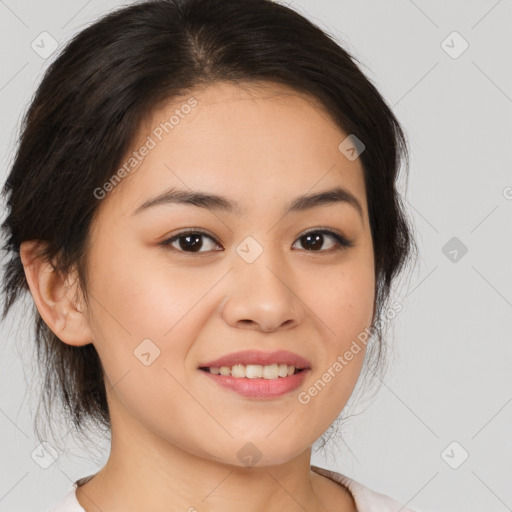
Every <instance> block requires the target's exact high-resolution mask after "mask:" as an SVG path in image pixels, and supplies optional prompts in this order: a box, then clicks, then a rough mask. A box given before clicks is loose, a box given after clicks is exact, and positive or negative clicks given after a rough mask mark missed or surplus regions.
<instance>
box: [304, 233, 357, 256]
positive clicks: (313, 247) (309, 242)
mask: <svg viewBox="0 0 512 512" xmlns="http://www.w3.org/2000/svg"><path fill="white" fill-rule="evenodd" d="M326 235H327V237H328V238H331V239H334V240H335V244H334V249H333V248H332V247H331V249H328V250H322V251H318V250H317V249H318V248H319V247H322V245H323V244H324V241H325V237H326ZM298 240H299V241H301V242H303V243H304V245H305V248H306V250H307V251H313V252H332V251H336V250H343V249H345V248H348V247H353V246H354V242H352V241H350V240H347V239H346V238H345V237H343V236H341V235H339V234H338V233H335V232H334V231H331V230H328V229H320V230H318V229H317V230H315V231H309V232H307V233H305V234H304V235H302V236H300V237H299V238H298ZM336 245H337V246H336Z"/></svg>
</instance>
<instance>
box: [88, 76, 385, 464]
mask: <svg viewBox="0 0 512 512" xmlns="http://www.w3.org/2000/svg"><path fill="white" fill-rule="evenodd" d="M192 96H193V98H194V100H191V97H192ZM185 105H189V106H191V108H188V107H186V106H185ZM176 111H178V112H176ZM173 114H174V115H175V117H174V119H173V120H172V121H171V123H172V129H171V128H169V126H170V125H165V124H164V125H162V124H161V123H164V122H165V121H169V119H170V118H171V116H172V115H173ZM162 126H166V128H167V131H166V130H165V129H163V128H162ZM158 127H160V129H159V130H158V129H157V128H158ZM347 135H348V134H347V133H344V132H342V131H341V130H340V129H339V128H338V127H337V126H336V125H335V124H334V122H333V121H332V120H331V119H330V118H329V117H328V115H327V113H326V112H325V111H323V110H322V109H321V108H320V106H319V105H317V104H316V103H315V102H314V100H313V99H311V98H309V97H307V96H304V95H302V94H300V93H297V92H295V91H293V90H291V89H288V88H286V87H284V86H277V85H270V84H267V85H265V86H263V85H260V86H259V87H255V86H254V85H253V87H252V88H251V89H249V88H245V87H244V88H242V87H239V86H234V85H229V84H215V85H213V86H209V87H207V88H203V89H198V90H196V91H195V92H194V93H193V94H191V95H190V96H186V97H184V98H183V99H180V100H176V99H175V100H173V102H172V104H169V105H168V106H166V107H165V108H162V109H160V110H159V111H157V112H156V113H155V114H154V116H153V118H152V119H151V122H150V123H148V124H147V125H146V126H144V127H141V129H140V134H139V139H138V141H137V142H136V144H135V145H134V147H133V151H138V152H139V155H140V154H142V153H145V154H146V156H145V158H144V159H143V160H142V162H141V163H140V164H139V165H138V166H137V167H136V169H135V170H134V171H132V172H130V174H129V175H127V176H126V177H124V179H123V180H122V181H121V182H120V183H119V184H117V185H116V186H115V188H114V189H113V190H111V191H110V192H109V193H108V194H107V195H106V196H105V197H104V198H103V199H101V204H100V208H99V210H98V215H97V217H96V218H95V222H94V224H93V229H92V232H91V239H90V253H89V260H88V270H89V275H90V280H89V288H88V292H89V294H90V295H89V304H90V307H89V309H88V311H87V315H88V318H89V327H90V330H91V332H92V333H93V337H94V339H93V344H94V346H95V347H96V349H97V351H98V353H99V356H100V359H101V361H102V364H103V367H104V370H105V374H106V379H107V389H110V391H109V393H108V399H109V406H110V410H111V416H112V423H113V426H114V424H115V423H116V422H120V421H121V420H120V418H123V417H124V418H130V421H131V422H132V423H133V424H137V425H138V428H141V429H143V430H144V431H145V432H151V434H152V435H153V434H154V435H156V436H157V438H158V439H160V440H162V441H165V442H167V443H172V444H173V445H175V446H177V447H179V448H181V449H183V450H185V451H187V452H190V453H193V454H195V455H198V456H201V457H205V458H208V459H211V460H217V461H222V462H225V463H229V464H233V465H237V466H242V465H243V464H244V463H245V462H244V460H243V459H242V457H241V455H240V450H241V448H243V447H244V446H245V445H246V443H248V442H251V443H252V444H253V445H254V446H255V447H256V449H257V450H258V453H259V455H258V456H259V457H261V459H260V462H259V463H260V464H262V465H266V464H277V463H283V462H285V461H287V460H289V459H291V458H292V457H294V456H297V455H298V454H300V453H302V452H303V451H304V450H306V449H307V448H309V447H310V446H311V445H312V444H313V443H314V441H315V440H316V439H317V438H318V437H320V436H321V435H322V434H323V433H324V432H325V430H326V429H327V428H328V427H329V426H330V424H331V423H332V422H333V421H334V420H335V418H336V417H337V416H338V415H339V413H340V412H341V410H342V409H343V407H344V406H345V404H346V402H347V400H348V398H349V396H350V394H351V392H352V390H353V388H354V386H355V383H356V381H357V378H358V376H359V373H360V370H361V366H362V363H363V359H364V352H365V351H364V345H362V344H361V343H360V342H358V343H359V349H358V350H357V351H356V350H354V348H353V347H354V341H356V342H357V341H358V335H359V334H360V333H361V332H363V331H364V330H365V328H368V327H369V326H370V324H371V320H372V316H373V302H374V289H375V281H374V260H373V247H372V239H371V233H370V226H369V221H368V208H367V204H366V195H365V187H364V180H363V169H362V165H361V163H360V160H359V159H358V158H357V159H355V160H353V159H352V160H351V159H348V158H346V156H345V155H344V154H343V153H342V152H341V151H340V150H339V149H338V146H339V145H340V143H341V142H342V141H343V140H344V139H345V138H346V137H347ZM148 137H150V138H149V139H148ZM144 145H145V146H146V148H148V149H147V150H143V149H141V148H142V147H143V146H144ZM130 154H132V153H130ZM132 156H133V155H132ZM128 158H129V156H127V162H128ZM122 174H123V173H122ZM107 188H109V187H108V186H107ZM332 189H343V190H344V191H345V192H346V193H348V194H345V196H343V195H341V196H340V194H337V195H336V194H332V195H331V196H330V200H325V197H324V201H316V202H315V201H309V202H307V201H305V200H303V201H301V202H299V203H297V202H296V199H297V198H298V197H301V196H305V195H306V196H313V195H316V194H319V193H322V192H326V191H329V190H332ZM169 191H174V192H177V191H182V192H185V193H202V194H206V195H215V196H222V198H224V201H220V202H219V201H216V202H215V201H212V200H203V201H201V202H198V201H195V204H191V203H190V202H189V203H183V202H179V201H177V200H176V199H175V200H174V201H170V200H169V201H164V200H160V201H158V202H157V203H156V204H153V205H152V206H151V205H149V202H150V201H151V200H153V199H154V198H156V197H158V196H160V195H162V194H163V193H165V192H169ZM349 195H350V196H353V199H354V201H352V202H350V201H348V200H346V197H348V196H349ZM335 196H336V197H335ZM344 198H345V199H344ZM294 202H295V207H294V208H290V206H291V205H294ZM231 203H232V204H231ZM357 203H358V204H359V206H360V211H359V209H358V207H357V206H356V205H357ZM229 204H231V208H228V205H229ZM142 205H145V207H143V206H142ZM184 232H185V233H184ZM338 237H340V238H338ZM344 240H347V241H349V242H350V243H351V245H345V243H344V242H343V241H344ZM351 347H352V350H351ZM243 350H258V351H262V352H265V353H268V352H273V351H276V350H286V351H290V352H292V353H294V354H297V355H299V356H301V357H302V358H304V359H305V360H307V361H308V366H309V369H307V370H304V371H303V374H302V375H301V376H300V379H297V378H295V380H296V381H297V383H298V384H297V383H296V385H298V387H296V388H295V389H291V390H288V391H286V389H285V390H284V391H283V388H279V389H281V391H282V392H281V394H275V395H255V394H254V389H253V392H252V394H251V395H250V396H248V395H247V394H242V393H241V392H239V391H235V390H234V389H232V388H226V387H224V386H222V385H220V384H219V380H220V377H218V376H214V375H212V374H207V373H206V372H205V371H204V370H201V369H199V368H200V367H201V366H202V364H203V363H207V362H210V361H213V360H215V359H218V358H220V357H223V356H227V355H229V354H231V353H233V352H239V351H243ZM347 351H349V352H351V357H350V356H348V355H347ZM340 358H342V359H343V361H344V363H340ZM276 363H279V361H276ZM340 366H341V367H342V368H341V369H340ZM301 373H302V372H301ZM279 379H283V380H286V379H290V378H289V377H279ZM279 379H277V380H279ZM244 380H245V382H247V381H249V380H252V379H248V378H245V379H244ZM224 382H226V379H225V378H224ZM238 382H240V381H238ZM254 382H255V381H253V384H254ZM259 382H260V383H261V382H262V381H259ZM266 382H267V383H269V385H268V389H270V391H269V392H272V390H274V391H275V390H276V389H277V386H276V384H275V382H276V381H274V380H266ZM272 383H273V384H272ZM279 385H281V384H279ZM251 386H252V384H251V385H250V386H249V387H251ZM255 387H256V384H254V386H253V388H255ZM260 387H261V386H260ZM258 389H260V388H258ZM297 425H301V428H297ZM245 449H246V450H247V449H248V448H247V447H246V448H245ZM251 449H254V448H251Z"/></svg>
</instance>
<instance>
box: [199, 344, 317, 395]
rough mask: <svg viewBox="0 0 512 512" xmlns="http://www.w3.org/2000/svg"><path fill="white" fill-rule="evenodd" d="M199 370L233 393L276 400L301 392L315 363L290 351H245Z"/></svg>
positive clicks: (200, 367)
mask: <svg viewBox="0 0 512 512" xmlns="http://www.w3.org/2000/svg"><path fill="white" fill-rule="evenodd" d="M198 370H200V372H201V374H203V375H205V376H206V378H208V379H209V380H210V382H213V383H214V384H216V385H218V386H220V388H224V389H226V390H229V392H235V393H237V394H238V395H241V396H243V397H245V398H250V399H259V400H272V399H276V398H278V397H281V396H284V395H287V394H289V393H291V392H293V391H295V390H296V389H297V388H299V387H300V386H301V385H302V384H303V383H304V381H305V379H306V378H307V376H308V374H309V373H311V363H310V362H309V361H308V360H307V359H305V358H303V357H302V356H299V355H298V354H295V353H293V352H289V351H288V350H276V351H274V352H262V351H261V350H243V351H239V352H234V353H231V354H228V355H226V356H223V357H220V358H219V359H215V360H214V361H207V362H203V363H201V364H200V365H199V367H198Z"/></svg>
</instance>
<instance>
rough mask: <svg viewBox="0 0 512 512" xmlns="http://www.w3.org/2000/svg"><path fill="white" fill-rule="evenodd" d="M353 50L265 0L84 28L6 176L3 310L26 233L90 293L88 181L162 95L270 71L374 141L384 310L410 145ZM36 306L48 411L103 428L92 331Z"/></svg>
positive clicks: (405, 233)
mask: <svg viewBox="0 0 512 512" xmlns="http://www.w3.org/2000/svg"><path fill="white" fill-rule="evenodd" d="M355 62H356V59H355V58H354V57H352V56H351V55H350V54H349V53H348V52H347V51H346V50H344V49H343V48H342V47H341V46H340V45H339V44H338V43H337V42H336V41H335V40H334V39H333V38H332V37H331V36H329V35H327V34H326V33H324V32H323V31H322V30H321V29H320V28H319V27H317V26H316V25H314V24H313V23H311V22H310V21H308V20H307V19H305V18H304V17H303V16H301V15H300V14H298V13H297V12H295V11H294V10H292V9H290V8H288V7H286V6H284V5H281V4H278V3H274V2H271V1H269V0H244V1H243V2H241V1H240V0H154V1H147V2H142V3H137V4H135V5H132V6H129V7H125V8H122V9H119V10H117V11H115V12H113V13H111V14H109V15H107V16H105V17H103V18H102V19H100V20H99V21H97V22H95V23H94V24H92V25H91V26H89V27H88V28H86V29H85V30H83V31H81V32H80V33H78V34H77V35H76V36H75V37H74V38H73V39H72V40H71V41H70V42H69V44H67V46H66V47H65V48H64V49H63V50H62V51H61V53H60V55H59V56H58V58H56V60H55V61H54V62H53V63H52V64H51V66H50V67H49V68H48V70H47V72H46V74H45V76H44V78H43V80H42V82H41V84H40V85H39V87H38V89H37V91H36V94H35V96H34V98H33V101H32V103H31V104H30V106H29V108H28V110H27V112H26V114H25V116H24V119H23V125H22V129H21V137H20V141H19V145H18V148H17V152H16V156H15V159H14V162H13V165H12V168H11V170H10V173H9V175H8V178H7V181H6V183H5V186H4V189H3V193H4V196H5V198H6V211H7V216H6V219H5V220H4V222H3V224H2V229H3V233H2V234H3V236H4V239H5V242H4V246H3V247H4V249H5V250H6V251H7V254H8V261H7V262H6V263H5V264H4V281H3V290H2V293H3V295H4V298H5V301H4V310H3V318H4V319H5V318H6V316H7V314H8V312H9V310H10V308H11V306H12V305H13V304H14V303H15V302H16V300H17V299H18V297H19V296H20V294H21V293H22V292H23V291H27V290H29V288H28V284H27V281H26V278H25V273H24V269H23V266H22V262H21V260H20V253H19V250H20V244H21V243H22V242H23V241H26V240H41V241H43V242H44V243H45V244H44V247H43V250H42V252H41V257H42V258H43V259H44V260H46V261H51V262H52V263H53V265H54V268H55V271H56V272H58V273H59V274H60V275H67V274H68V273H69V272H70V271H71V270H72V269H73V268H76V269H77V271H78V275H79V277H80V287H81V288H80V289H81V290H82V291H83V297H84V299H85V300H86V299H87V294H86V291H87V272H86V270H87V264H86V263H87V254H88V251H87V249H88V246H87V243H88V235H89V230H90V226H91V223H92V221H93V219H94V215H95V212H97V209H98V207H99V201H98V199H97V198H96V197H95V195H94V193H93V192H94V190H95V189H97V188H98V187H101V186H102V185H103V184H104V183H105V182H107V181H108V180H109V178H111V176H112V175H113V174H114V172H115V171H116V169H117V167H118V166H119V165H120V164H121V162H122V161H123V157H124V155H125V154H126V153H127V152H128V150H129V149H130V145H131V144H132V143H133V140H134V137H135V135H136V133H137V130H138V129H139V127H140V126H141V123H143V122H144V120H145V119H147V117H148V115H149V114H150V113H151V112H152V111H154V109H155V108H156V107H157V106H158V105H160V104H162V102H164V101H168V100H171V99H172V98H174V97H177V96H182V95H184V94H185V93H187V92H188V91H192V90H193V88H194V87H198V86H207V85H209V84H213V83H215V82H218V81H227V82H232V83H256V82H259V81H263V82H274V83H279V84H284V85H287V86H289V87H291V88H292V89H294V90H297V91H300V92H304V93H307V94H308V95H309V96H310V97H312V98H314V99H316V100H318V101H319V102H320V104H321V105H323V106H324V107H325V110H326V111H327V112H328V113H329V114H330V116H331V117H332V119H333V120H334V121H335V122H336V123H337V125H338V126H339V127H340V128H341V129H342V130H343V131H345V132H346V133H347V134H354V135H355V136H356V137H357V138H358V139H360V140H361V141H363V143H364V144H365V146H366V147H365V150H364V151H363V153H362V154H361V155H360V157H359V158H360V159H361V162H362V166H363V169H364V180H365V186H366V194H367V202H368V208H369V219H370V227H371V234H372V239H373V245H374V257H375V276H376V300H375V317H374V319H377V318H378V317H379V314H380V313H381V312H382V311H383V308H384V307H385V304H386V301H387V300H388V299H389V295H390V287H391V284H392V282H393V281H394V279H395V277H396V276H397V275H398V273H399V272H400V271H401V269H402V267H404V264H405V262H406V260H407V259H408V257H409V255H410V254H411V252H412V249H413V248H414V247H415V244H414V240H413V237H412V231H411V227H410V226H409V225H408V221H407V218H406V217H405V215H404V210H403V206H402V203H401V198H400V195H399V193H398V192H397V189H396V182H397V178H398V175H399V169H400V167H401V164H402V163H405V164H407V162H408V151H407V143H406V139H405V136H404V133H403V131H402V129H401V127H400V125H399V123H398V121H397V119H396V118H395V116H394V114H393V113H392V111H391V110H390V108H389V107H388V106H387V104H386V102H385V101H384V99H383V98H382V97H381V95H380V94H379V92H378V91H377V90H376V88H375V87H374V86H373V85H372V83H371V82H370V80H369V79H367V78H366V77H365V75H364V74H363V73H362V72H361V71H360V69H359V67H358V66H357V65H356V63H355ZM340 142H341V141H340ZM34 320H35V322H34V328H35V341H36V347H37V357H38V358H39V363H40V368H41V369H42V371H43V372H44V386H43V390H42V392H43V394H42V396H43V398H44V400H43V401H44V403H45V404H46V406H47V412H48V411H49V410H50V409H51V407H52V406H54V405H55V403H60V404H61V405H62V406H63V408H64V409H65V410H66V412H67V413H68V414H67V415H66V416H67V417H68V418H70V419H71V420H72V422H73V424H74V425H75V426H76V427H77V428H78V429H79V430H80V429H82V428H83V426H84V424H85V423H86V422H87V421H88V420H91V421H93V422H95V423H96V425H97V426H103V427H106V428H107V429H108V428H109V427H110V416H109V411H108V406H107V399H106V390H105V384H104V380H103V372H102V366H101V362H100V359H99V357H98V354H97V352H96V350H95V348H94V345H93V344H92V343H91V344H88V345H86V346H82V347H74V346H70V345H67V344H65V343H63V342H62V341H61V340H59V339H58V338H57V336H56V335H55V334H54V333H53V332H52V331H51V330H50V329H49V327H48V326H47V325H46V324H45V322H44V321H43V320H42V318H41V316H40V315H39V312H38V311H37V308H35V306H34ZM375 336H376V338H375V339H376V342H375V343H374V345H373V347H370V345H369V346H368V349H370V348H372V354H373V355H371V354H370V353H369V352H368V353H367V361H366V362H367V364H368V365H370V366H371V367H372V368H374V369H375V370H376V369H378V368H379V367H381V364H380V363H382V362H383V354H384V351H383V345H384V343H383V338H382V332H381V329H380V328H376V329H375ZM372 357H373V360H372ZM54 401H55V403H54Z"/></svg>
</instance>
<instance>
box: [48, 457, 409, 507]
mask: <svg viewBox="0 0 512 512" xmlns="http://www.w3.org/2000/svg"><path fill="white" fill-rule="evenodd" d="M311 469H312V470H313V471H314V472H315V473H318V474H320V475H322V476H325V477H327V478H330V479H331V480H333V481H335V482H336V483H339V484H340V485H343V486H344V487H346V488H347V489H348V491H349V492H350V494H352V497H353V498H354V501H355V503H356V507H357V511H358V512H399V511H400V512H418V511H414V510H413V509H411V508H407V507H403V506H402V505H401V504H400V503H399V502H398V501H395V500H394V499H393V498H390V497H389V496H386V495H385V494H381V493H378V492H375V491H372V490H371V489H369V488H368V487H366V486H365V485H363V484H361V483H359V482H357V481H356V480H352V479H351V478H349V477H348V476H345V475H342V474H340V473H337V472H335V471H331V470H328V469H323V468H320V467H317V466H313V465H312V466H311ZM91 476H92V475H91ZM87 479H88V477H86V478H84V479H83V480H87ZM77 482H79V480H77V481H76V482H75V483H74V484H73V486H72V488H71V489H70V490H69V492H68V493H67V494H66V495H65V496H64V497H63V498H62V500H61V501H59V503H58V504H57V505H56V506H55V507H54V508H52V509H50V510H48V511H47V512H85V510H84V509H83V508H82V507H81V506H80V503H78V500H77V499H76V488H77ZM84 483H85V482H84Z"/></svg>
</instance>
